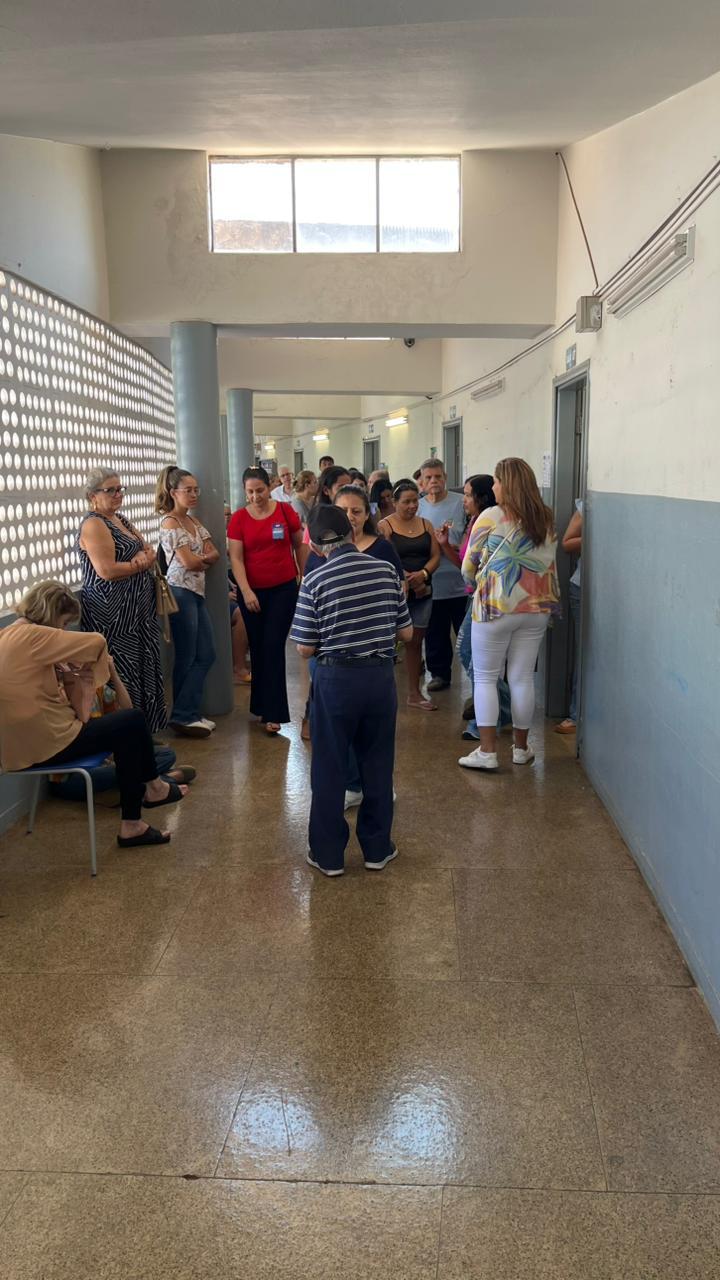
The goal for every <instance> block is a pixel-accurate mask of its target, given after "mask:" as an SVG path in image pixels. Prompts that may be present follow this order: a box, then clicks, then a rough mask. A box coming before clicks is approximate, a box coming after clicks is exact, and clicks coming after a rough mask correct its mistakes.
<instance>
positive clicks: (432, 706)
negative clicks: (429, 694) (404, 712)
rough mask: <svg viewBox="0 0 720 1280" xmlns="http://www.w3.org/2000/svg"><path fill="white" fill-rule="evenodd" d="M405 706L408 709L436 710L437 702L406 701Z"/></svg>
mask: <svg viewBox="0 0 720 1280" xmlns="http://www.w3.org/2000/svg"><path fill="white" fill-rule="evenodd" d="M406 705H407V707H408V708H409V710H410V711H437V702H430V701H429V700H428V701H427V702H408V703H407V704H406Z"/></svg>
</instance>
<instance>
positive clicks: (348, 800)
mask: <svg viewBox="0 0 720 1280" xmlns="http://www.w3.org/2000/svg"><path fill="white" fill-rule="evenodd" d="M362 802H363V793H362V791H346V792H345V808H346V809H357V807H358V805H359V804H362Z"/></svg>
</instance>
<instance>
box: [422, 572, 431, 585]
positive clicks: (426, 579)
mask: <svg viewBox="0 0 720 1280" xmlns="http://www.w3.org/2000/svg"><path fill="white" fill-rule="evenodd" d="M423 573H424V574H425V581H426V582H429V581H430V579H431V578H432V574H431V573H430V572H429V571H428V570H427V569H423Z"/></svg>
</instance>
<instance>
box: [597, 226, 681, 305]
mask: <svg viewBox="0 0 720 1280" xmlns="http://www.w3.org/2000/svg"><path fill="white" fill-rule="evenodd" d="M694 260H695V228H694V227H688V229H687V231H680V232H678V234H677V235H674V236H673V237H672V239H670V240H668V241H667V243H666V244H664V245H663V246H662V248H660V249H658V250H657V251H656V252H655V253H652V254H651V255H650V257H649V258H646V259H645V261H644V262H643V263H642V265H641V266H639V267H638V268H637V270H636V271H633V272H632V273H631V275H629V276H628V277H627V278H626V279H625V280H623V282H622V284H621V285H619V286H618V288H617V289H615V290H614V292H613V293H610V294H608V299H607V306H608V311H611V312H612V313H613V315H616V316H626V315H627V314H628V312H629V311H632V310H633V309H634V308H635V307H637V306H639V305H640V303H641V302H644V301H645V299H646V298H651V297H652V295H653V294H654V293H657V291H658V289H662V287H663V285H664V284H667V281H668V280H672V278H673V276H676V275H678V273H679V272H680V271H683V270H684V269H685V267H687V266H689V264H690V263H691V262H693V261H694Z"/></svg>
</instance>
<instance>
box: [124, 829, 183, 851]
mask: <svg viewBox="0 0 720 1280" xmlns="http://www.w3.org/2000/svg"><path fill="white" fill-rule="evenodd" d="M117 842H118V844H119V845H120V848H121V849H138V848H139V847H140V845H143V844H169V843H170V832H169V831H168V832H167V834H163V832H162V831H158V829H157V827H146V829H145V831H143V833H142V835H140V836H118V838H117Z"/></svg>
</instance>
